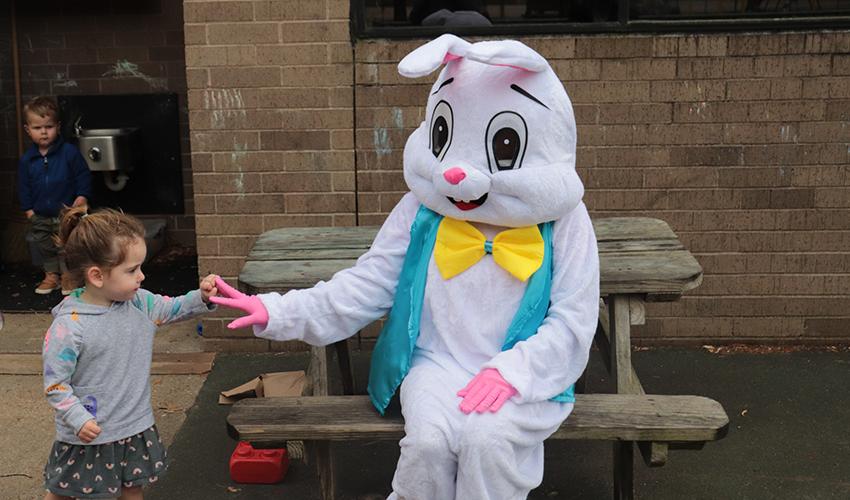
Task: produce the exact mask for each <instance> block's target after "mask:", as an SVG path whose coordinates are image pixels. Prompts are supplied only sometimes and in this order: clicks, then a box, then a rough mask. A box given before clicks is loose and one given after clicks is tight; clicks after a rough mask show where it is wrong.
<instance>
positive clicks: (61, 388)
mask: <svg viewBox="0 0 850 500" xmlns="http://www.w3.org/2000/svg"><path fill="white" fill-rule="evenodd" d="M70 390H71V388H70V387H68V386H67V385H64V384H53V385H51V386H49V387H48V388H47V389H45V390H44V393H45V394H47V395H48V396H50V395H51V394H56V393H57V392H68V391H70Z"/></svg>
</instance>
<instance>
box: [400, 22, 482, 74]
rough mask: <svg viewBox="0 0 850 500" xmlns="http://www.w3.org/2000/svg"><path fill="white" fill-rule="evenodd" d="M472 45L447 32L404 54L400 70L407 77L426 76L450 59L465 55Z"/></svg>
mask: <svg viewBox="0 0 850 500" xmlns="http://www.w3.org/2000/svg"><path fill="white" fill-rule="evenodd" d="M471 46H472V44H470V43H469V42H467V41H466V40H464V39H462V38H458V37H456V36H454V35H451V34H448V33H446V34H445V35H442V36H440V37H439V38H436V39H434V40H431V41H430V42H428V43H426V44H425V45H422V46H420V47H417V48H416V49H415V50H414V51H413V52H411V53H410V54H407V55H406V56H404V59H402V60H401V62H400V63H398V72H399V74H401V76H405V77H407V78H419V77H420V76H425V75H427V74H429V73H431V72H432V71H434V70H435V69H437V68H439V67H440V66H441V65H443V64H445V63H447V62H449V61H453V60H455V59H460V58H461V57H464V55H465V54H466V51H467V50H469V47H471Z"/></svg>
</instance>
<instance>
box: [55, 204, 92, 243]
mask: <svg viewBox="0 0 850 500" xmlns="http://www.w3.org/2000/svg"><path fill="white" fill-rule="evenodd" d="M87 214H88V209H87V208H86V207H70V208H65V209H64V210H62V213H61V217H62V218H61V221H60V222H59V234H57V235H56V243H57V244H58V245H59V247H60V248H61V247H64V246H65V243H67V242H68V237H70V236H71V231H73V230H74V229H75V228H76V227H77V226H78V225H80V222H81V221H82V220H83V217H85V216H86V215H87Z"/></svg>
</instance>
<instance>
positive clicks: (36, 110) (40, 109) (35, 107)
mask: <svg viewBox="0 0 850 500" xmlns="http://www.w3.org/2000/svg"><path fill="white" fill-rule="evenodd" d="M30 113H32V114H34V115H38V116H40V117H42V118H44V117H45V116H50V117H52V118H53V119H54V120H57V121H58V120H59V106H58V105H57V104H56V100H54V99H53V98H52V97H49V96H44V95H40V96H38V97H33V98H32V99H30V100H29V101H27V103H26V104H24V123H28V122H29V114H30Z"/></svg>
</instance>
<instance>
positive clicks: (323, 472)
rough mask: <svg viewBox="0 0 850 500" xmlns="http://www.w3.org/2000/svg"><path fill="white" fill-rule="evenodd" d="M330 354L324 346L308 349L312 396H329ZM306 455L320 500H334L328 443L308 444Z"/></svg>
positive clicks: (332, 466)
mask: <svg viewBox="0 0 850 500" xmlns="http://www.w3.org/2000/svg"><path fill="white" fill-rule="evenodd" d="M331 352H332V351H331V350H330V349H327V348H326V347H325V346H313V347H311V348H310V368H309V369H310V379H311V381H312V384H313V395H314V396H327V395H329V394H330V388H329V382H328V380H329V377H328V375H329V374H328V369H329V367H330V362H331ZM305 444H306V443H305ZM307 453H308V454H309V459H310V460H312V461H313V462H315V464H316V472H317V474H318V476H319V487H320V491H321V496H322V500H334V498H336V483H335V475H334V459H333V455H332V454H331V443H330V441H313V442H310V443H309V444H308V446H307Z"/></svg>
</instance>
